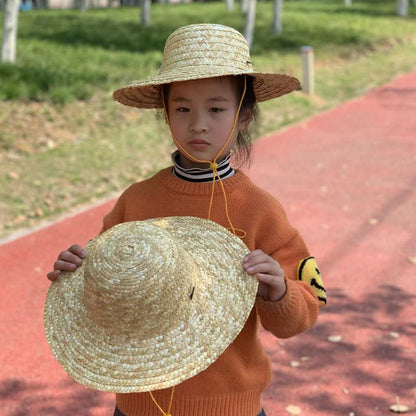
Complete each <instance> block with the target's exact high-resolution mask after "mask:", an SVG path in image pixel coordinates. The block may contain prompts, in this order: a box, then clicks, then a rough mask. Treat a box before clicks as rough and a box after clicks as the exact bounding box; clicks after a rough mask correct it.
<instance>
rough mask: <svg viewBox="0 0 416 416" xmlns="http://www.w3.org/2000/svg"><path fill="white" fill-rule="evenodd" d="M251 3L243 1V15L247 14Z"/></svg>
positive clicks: (246, 0)
mask: <svg viewBox="0 0 416 416" xmlns="http://www.w3.org/2000/svg"><path fill="white" fill-rule="evenodd" d="M249 1H250V0H241V13H243V14H247V12H248V3H249Z"/></svg>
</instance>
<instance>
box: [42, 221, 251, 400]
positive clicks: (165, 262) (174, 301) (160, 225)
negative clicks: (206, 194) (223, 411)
mask: <svg viewBox="0 0 416 416" xmlns="http://www.w3.org/2000/svg"><path fill="white" fill-rule="evenodd" d="M87 252H88V257H87V258H86V259H85V260H84V263H83V265H82V266H81V267H80V268H78V269H77V271H75V272H73V273H69V272H66V273H62V274H61V275H60V277H59V279H58V280H57V281H55V282H53V283H52V284H51V286H50V289H49V291H48V294H47V298H46V304H45V310H44V323H45V332H46V337H47V340H48V343H49V345H50V347H51V349H52V352H53V355H54V356H55V358H56V359H57V360H58V362H59V363H60V364H61V365H62V367H63V368H64V370H65V371H66V372H67V373H68V374H69V375H70V376H72V377H73V378H74V379H75V380H76V381H78V382H79V383H81V384H84V385H86V386H88V387H92V388H94V389H97V390H102V391H111V392H118V393H128V392H134V391H137V392H143V391H152V390H158V389H162V388H168V387H171V386H174V385H176V384H178V383H180V382H182V381H184V380H186V379H188V378H190V377H192V376H194V375H196V374H198V373H199V372H201V371H203V370H204V369H206V368H207V367H208V366H209V365H210V364H211V363H213V362H214V361H215V360H216V359H217V358H218V357H219V355H220V354H222V353H223V352H224V350H225V349H226V348H227V347H228V346H229V345H230V344H231V342H233V340H234V339H235V338H236V337H237V335H238V334H239V333H240V331H241V329H242V328H243V326H244V324H245V322H246V320H247V318H248V315H249V313H250V311H251V309H252V308H253V305H254V301H255V297H256V292H257V280H256V279H255V278H253V276H250V275H248V274H247V273H246V272H245V271H244V268H243V266H242V259H243V257H244V256H245V255H246V254H247V253H248V252H249V250H248V249H247V247H246V246H245V245H244V243H243V242H242V241H241V240H240V239H239V238H238V237H236V236H234V235H233V234H232V233H230V232H229V231H228V230H227V229H225V228H224V227H222V226H220V225H218V224H216V223H214V222H212V221H210V220H206V219H200V218H193V217H166V218H159V219H150V220H145V221H133V222H127V223H122V224H119V225H116V226H114V227H113V228H111V229H109V230H108V231H106V232H105V233H103V234H101V235H100V236H98V237H96V238H95V239H94V240H92V241H90V243H88V245H87Z"/></svg>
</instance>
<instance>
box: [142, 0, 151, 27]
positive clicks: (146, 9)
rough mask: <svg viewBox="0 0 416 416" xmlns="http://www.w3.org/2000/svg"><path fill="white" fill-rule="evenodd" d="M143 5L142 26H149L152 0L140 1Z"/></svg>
mask: <svg viewBox="0 0 416 416" xmlns="http://www.w3.org/2000/svg"><path fill="white" fill-rule="evenodd" d="M140 5H141V24H142V26H147V25H148V24H149V23H150V5H151V0H140Z"/></svg>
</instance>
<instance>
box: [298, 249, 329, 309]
mask: <svg viewBox="0 0 416 416" xmlns="http://www.w3.org/2000/svg"><path fill="white" fill-rule="evenodd" d="M298 279H299V280H302V281H303V282H306V283H309V284H310V285H311V287H312V289H313V290H314V292H315V295H316V297H317V298H318V300H319V302H320V303H321V304H322V305H326V291H325V288H324V284H323V282H322V278H321V272H320V271H319V267H318V264H317V263H316V260H315V257H307V258H306V259H303V260H301V262H300V263H299V266H298Z"/></svg>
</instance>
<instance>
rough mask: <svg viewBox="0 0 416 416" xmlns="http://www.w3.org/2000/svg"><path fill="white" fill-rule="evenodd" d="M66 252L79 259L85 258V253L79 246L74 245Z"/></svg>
mask: <svg viewBox="0 0 416 416" xmlns="http://www.w3.org/2000/svg"><path fill="white" fill-rule="evenodd" d="M68 251H70V252H71V253H73V254H75V255H76V256H78V257H80V258H81V259H85V257H87V252H86V251H85V250H84V249H83V248H82V247H81V246H80V245H79V244H74V245H73V246H71V247H70V248H69V249H68Z"/></svg>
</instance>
